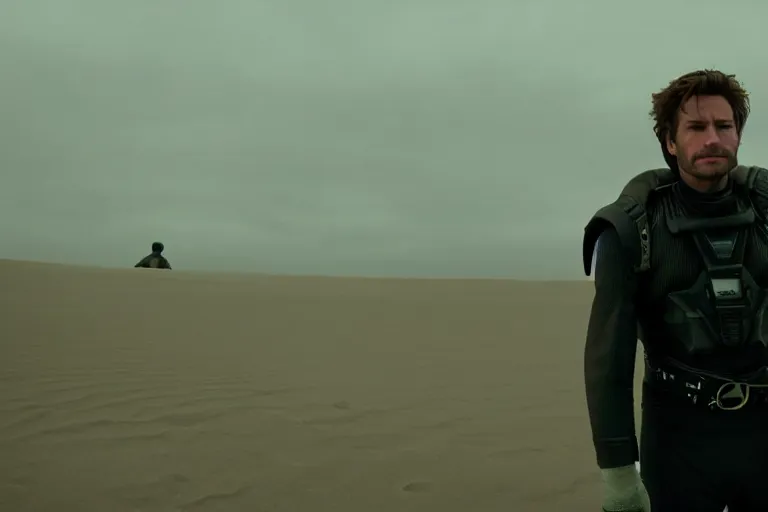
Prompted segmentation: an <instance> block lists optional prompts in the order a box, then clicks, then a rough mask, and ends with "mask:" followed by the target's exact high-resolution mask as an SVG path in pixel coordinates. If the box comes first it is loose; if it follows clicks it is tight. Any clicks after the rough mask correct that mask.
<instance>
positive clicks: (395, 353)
mask: <svg viewBox="0 0 768 512" xmlns="http://www.w3.org/2000/svg"><path fill="white" fill-rule="evenodd" d="M0 284H1V285H2V287H1V289H0V307H1V308H2V309H0V311H2V316H1V317H0V510H2V511H13V512H24V511H35V512H46V511H52V512H53V511H55V512H65V511H78V512H85V511H99V512H105V511H109V512H121V511H145V512H146V511H173V510H183V511H220V510H226V511H253V512H262V511H263V512H267V511H269V512H304V511H320V512H325V511H328V512H346V511H349V512H380V511H381V512H384V511H386V512H409V511H418V512H432V511H435V512H438V511H439V512H453V511H457V512H458V511H461V512H469V511H472V512H483V511H489V512H490V511H505V512H509V511H512V510H514V511H521V512H523V511H531V512H534V511H535V512H546V511H558V512H563V511H565V510H593V509H595V507H596V506H597V505H598V504H599V491H600V487H599V483H598V474H597V471H596V468H595V463H594V456H593V452H592V449H591V442H590V434H589V429H588V423H587V419H586V414H585V404H584V396H583V395H584V393H583V384H582V363H581V355H582V350H583V340H584V333H585V329H586V321H587V315H588V310H589V303H590V300H591V296H592V291H591V283H589V282H580V283H577V282H574V283H527V282H515V281H465V280H454V281H451V280H444V281H440V280H379V279H343V278H335V279H334V278H319V277H318V278H315V277H265V276H253V275H250V276H249V275H245V276H243V275H239V276H237V275H226V274H222V275H216V274H194V273H185V272H181V271H172V272H163V271H152V270H135V269H126V270H106V269H92V268H79V267H69V266H63V265H48V264H38V263H26V262H13V261H0Z"/></svg>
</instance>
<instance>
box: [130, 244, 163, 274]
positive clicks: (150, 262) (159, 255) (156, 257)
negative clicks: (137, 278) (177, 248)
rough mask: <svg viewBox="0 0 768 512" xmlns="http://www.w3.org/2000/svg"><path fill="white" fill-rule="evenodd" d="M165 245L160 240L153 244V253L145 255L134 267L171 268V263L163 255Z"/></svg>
mask: <svg viewBox="0 0 768 512" xmlns="http://www.w3.org/2000/svg"><path fill="white" fill-rule="evenodd" d="M164 250H165V246H164V245H163V244H162V243H160V242H155V243H153V244H152V253H151V254H150V255H149V256H146V257H144V258H143V259H142V260H141V261H140V262H138V263H137V264H136V265H134V268H160V269H166V270H171V264H170V263H168V260H167V259H165V256H163V251H164Z"/></svg>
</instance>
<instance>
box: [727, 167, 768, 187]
mask: <svg viewBox="0 0 768 512" xmlns="http://www.w3.org/2000/svg"><path fill="white" fill-rule="evenodd" d="M766 174H768V171H766V170H765V169H763V168H760V167H757V166H754V165H753V166H750V167H746V166H744V165H737V166H736V167H734V168H733V170H732V171H731V179H732V180H733V181H734V183H736V185H738V186H741V187H744V188H746V189H747V190H750V191H751V190H753V189H754V188H755V181H756V180H757V179H758V177H760V178H762V179H763V180H765V179H766Z"/></svg>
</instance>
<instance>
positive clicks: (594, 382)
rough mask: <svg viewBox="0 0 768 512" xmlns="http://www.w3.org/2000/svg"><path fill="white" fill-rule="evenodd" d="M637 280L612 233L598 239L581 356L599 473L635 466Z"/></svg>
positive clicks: (617, 237)
mask: <svg viewBox="0 0 768 512" xmlns="http://www.w3.org/2000/svg"><path fill="white" fill-rule="evenodd" d="M636 290H637V275H636V274H635V272H634V271H633V269H632V266H631V263H630V262H629V261H627V258H626V252H625V250H624V249H623V247H622V244H621V240H620V239H619V234H618V233H617V231H616V230H615V229H614V228H612V227H610V228H607V229H606V230H605V231H604V232H603V233H602V235H601V236H600V239H599V243H598V246H597V259H596V262H595V298H594V300H593V302H592V312H591V315H590V318H589V327H588V329H587V342H586V346H585V350H584V381H585V385H586V393H587V407H588V410H589V418H590V424H591V427H592V438H593V441H594V444H595V452H596V455H597V463H598V466H599V467H600V468H602V469H607V468H616V467H621V466H628V465H631V464H634V462H635V461H637V460H638V450H637V437H636V435H635V411H634V373H635V355H636V352H637V316H636V313H635V303H634V298H635V292H636Z"/></svg>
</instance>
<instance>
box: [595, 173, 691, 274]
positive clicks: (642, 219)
mask: <svg viewBox="0 0 768 512" xmlns="http://www.w3.org/2000/svg"><path fill="white" fill-rule="evenodd" d="M676 180H677V176H676V175H675V174H674V173H673V172H672V171H671V170H669V169H667V168H660V169H651V170H648V171H645V172H642V173H640V174H638V175H637V176H635V177H634V178H632V179H631V180H629V182H628V183H627V184H626V186H625V187H624V189H623V190H622V191H621V194H619V197H618V199H616V201H614V202H613V203H611V204H609V205H607V206H604V207H602V208H601V209H599V210H598V211H597V213H595V215H594V216H593V217H592V219H591V220H590V221H589V222H588V223H587V226H586V227H585V228H584V241H583V245H582V258H583V262H584V273H585V274H586V275H590V274H591V273H592V258H593V255H594V252H595V245H596V244H597V240H598V238H600V235H601V234H602V233H603V231H605V229H606V228H608V227H613V228H614V229H616V231H617V232H618V234H619V237H620V238H621V241H622V246H623V247H624V250H625V252H626V255H627V257H628V258H630V261H632V262H634V263H633V266H634V269H635V272H643V271H646V270H648V269H649V268H650V265H651V251H650V237H649V230H648V218H647V215H646V211H645V206H646V204H647V203H648V198H649V197H650V195H651V194H652V193H653V191H654V190H656V189H659V188H661V187H663V186H666V185H669V184H671V183H674V182H675V181H676Z"/></svg>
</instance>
